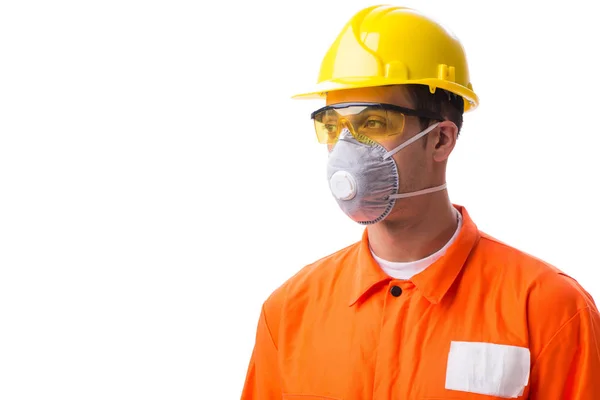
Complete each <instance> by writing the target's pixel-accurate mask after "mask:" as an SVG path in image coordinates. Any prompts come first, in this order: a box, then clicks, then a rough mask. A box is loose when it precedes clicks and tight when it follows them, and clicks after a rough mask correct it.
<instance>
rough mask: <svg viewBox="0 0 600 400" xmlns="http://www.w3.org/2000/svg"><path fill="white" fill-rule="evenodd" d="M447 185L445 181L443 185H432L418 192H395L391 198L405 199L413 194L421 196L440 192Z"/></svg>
mask: <svg viewBox="0 0 600 400" xmlns="http://www.w3.org/2000/svg"><path fill="white" fill-rule="evenodd" d="M446 186H447V185H446V184H445V183H444V184H443V185H440V186H436V187H432V188H429V189H423V190H418V191H416V192H409V193H398V194H393V195H391V196H390V200H391V199H404V198H406V197H413V196H419V195H422V194H428V193H433V192H438V191H440V190H444V189H446Z"/></svg>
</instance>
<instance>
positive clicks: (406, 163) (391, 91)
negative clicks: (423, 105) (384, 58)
mask: <svg viewBox="0 0 600 400" xmlns="http://www.w3.org/2000/svg"><path fill="white" fill-rule="evenodd" d="M353 102H369V103H387V104H393V105H397V106H400V107H405V108H410V109H414V106H413V104H412V101H411V100H410V98H409V97H408V94H407V93H406V91H405V89H404V88H402V87H401V86H382V87H373V88H361V89H349V90H340V91H333V92H330V93H329V94H328V95H327V105H332V104H338V103H353ZM421 130H422V129H421V125H420V122H419V118H418V117H413V116H406V117H405V122H404V129H403V130H402V132H401V133H399V134H397V135H392V136H389V137H387V138H385V139H382V140H378V143H379V144H381V145H382V146H383V147H384V148H385V149H386V150H388V151H389V150H393V149H394V148H395V147H397V146H398V145H400V144H402V143H403V142H405V141H407V140H408V139H410V138H411V137H413V136H415V135H416V134H418V133H420V132H421ZM436 130H437V128H436V129H434V130H433V131H432V132H430V133H429V134H428V135H427V136H425V137H424V138H422V139H420V140H418V141H416V142H415V143H413V144H411V145H409V146H407V147H405V148H404V149H402V150H400V151H399V152H398V153H396V154H395V155H394V156H393V158H394V161H395V162H396V165H397V166H398V173H399V176H400V190H399V192H400V193H404V192H411V191H417V190H421V189H424V188H428V187H431V186H435V185H437V184H440V183H439V182H434V180H435V177H434V176H433V175H434V169H435V168H434V167H435V164H436V163H435V161H434V159H433V157H432V151H431V148H430V146H429V142H430V140H428V139H429V138H428V136H430V135H435V131H436ZM397 203H398V202H397Z"/></svg>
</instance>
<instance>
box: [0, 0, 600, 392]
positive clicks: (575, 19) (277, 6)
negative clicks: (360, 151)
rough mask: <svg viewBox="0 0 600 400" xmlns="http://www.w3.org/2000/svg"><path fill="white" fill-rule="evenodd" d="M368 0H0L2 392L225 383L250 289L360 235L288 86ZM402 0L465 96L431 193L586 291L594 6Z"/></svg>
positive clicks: (232, 369)
mask: <svg viewBox="0 0 600 400" xmlns="http://www.w3.org/2000/svg"><path fill="white" fill-rule="evenodd" d="M216 3H218V4H216ZM371 4H372V3H369V2H364V1H350V0H344V1H327V2H325V1H319V2H318V3H310V2H306V1H297V2H282V1H280V2H275V1H272V2H270V3H267V2H255V1H228V2H204V1H188V2H183V1H143V2H142V1H138V2H135V1H124V0H120V1H96V2H92V1H85V2H83V1H71V2H67V1H52V2H42V1H39V2H31V1H16V0H15V1H8V0H7V1H4V2H2V3H1V5H0V398H2V399H6V400H12V399H46V398H57V399H109V398H110V399H235V398H239V395H240V392H241V389H242V385H243V380H244V377H245V373H246V367H247V364H248V359H249V357H250V353H251V350H252V346H253V343H254V333H255V328H256V323H257V319H258V315H259V311H260V306H261V303H262V302H263V301H264V300H265V298H266V297H267V296H268V295H269V294H270V293H271V292H272V291H273V290H274V289H275V288H276V287H277V286H279V285H280V284H281V283H282V282H283V281H285V280H286V279H287V278H289V277H290V276H291V275H293V274H294V273H295V272H296V271H297V270H299V269H300V268H301V267H302V266H304V265H306V264H308V263H310V262H313V261H315V260H316V259H318V258H320V257H322V256H325V255H327V254H329V253H331V252H334V251H336V250H338V249H340V248H342V247H344V246H346V245H348V244H350V243H352V242H354V241H356V240H358V239H359V238H360V234H361V233H362V227H360V226H358V225H356V224H354V223H353V222H352V221H350V220H349V219H348V218H347V217H346V216H345V215H344V214H343V213H342V212H341V211H340V210H339V209H338V207H337V204H335V202H334V201H333V199H332V198H331V195H330V194H329V192H328V189H327V185H326V182H325V179H324V174H325V161H326V151H325V149H324V148H323V147H321V145H319V144H318V143H317V142H316V140H315V136H314V132H313V130H312V125H311V121H310V119H309V114H310V112H311V111H312V110H314V109H316V108H318V107H319V106H321V105H322V103H321V102H318V101H316V102H315V101H297V100H291V99H290V96H291V95H292V94H294V93H296V92H298V91H303V90H305V89H310V88H311V86H310V85H311V84H313V83H314V82H315V80H316V76H317V74H318V68H319V65H320V62H321V58H322V57H323V55H324V54H325V51H326V50H327V48H328V46H329V44H330V43H331V42H332V41H333V40H334V38H335V36H336V35H337V33H338V32H339V30H340V29H341V28H342V27H343V25H344V24H345V22H346V21H347V20H348V19H349V18H350V17H351V16H352V15H353V14H354V13H355V12H357V11H358V10H360V9H361V8H363V7H365V6H368V5H371ZM402 4H404V5H409V6H414V7H417V8H420V9H421V10H423V11H426V12H428V13H429V14H431V15H433V16H434V17H436V18H438V19H439V20H440V21H442V22H443V23H444V24H445V25H447V26H448V27H449V28H450V29H451V30H452V31H454V32H455V33H456V34H457V35H458V36H459V38H461V40H462V41H463V44H464V46H465V49H466V51H467V56H468V57H469V61H470V66H471V78H472V81H473V84H474V88H475V90H476V92H477V93H478V94H479V96H480V97H481V106H480V108H479V109H477V110H476V111H474V112H473V113H469V114H467V116H466V118H465V126H464V130H463V132H462V134H461V137H460V139H459V142H458V147H457V148H456V150H455V153H454V154H453V156H452V158H451V161H450V165H449V176H448V184H449V187H450V195H451V198H452V200H453V202H455V203H458V204H461V205H465V206H466V207H467V209H468V211H469V212H470V214H471V216H472V217H473V219H474V220H475V222H476V223H477V224H478V226H479V227H480V228H481V229H482V230H484V231H487V232H488V233H490V234H492V235H493V236H496V237H497V238H499V239H500V240H503V241H505V242H507V243H509V244H511V245H513V246H516V247H518V248H520V249H522V250H525V251H527V252H529V253H532V254H534V255H536V256H537V257H540V258H543V259H545V260H547V261H549V262H551V263H553V264H555V265H556V266H558V267H559V268H561V269H563V270H564V271H565V272H567V273H568V274H570V275H572V276H573V277H575V278H576V279H578V280H579V281H580V282H581V283H582V284H583V285H584V287H585V288H586V289H587V290H588V291H589V292H590V293H592V295H593V296H594V297H595V298H596V299H600V278H599V276H600V275H599V273H598V268H599V262H598V258H597V251H598V238H599V236H600V235H599V234H598V231H597V229H598V228H597V227H598V226H599V225H600V212H599V207H598V203H599V199H598V194H597V193H598V187H597V186H598V173H599V172H600V168H599V167H598V161H597V158H598V148H599V147H600V140H599V139H598V137H599V128H598V122H597V117H598V114H599V113H598V105H599V98H600V97H599V96H600V79H598V76H599V66H598V65H599V64H598V61H597V60H598V58H597V41H598V38H600V28H599V27H598V26H599V24H598V23H597V18H596V13H595V12H592V11H593V10H592V9H591V8H590V7H591V5H586V4H593V2H585V1H583V0H582V1H570V2H568V3H564V2H560V3H559V2H555V3H553V2H544V3H537V2H532V1H530V2H528V1H519V2H510V1H502V2H499V1H498V2H487V1H486V2H483V1H469V2H467V1H453V2H448V1H406V2H404V3H402ZM586 7H587V8H586Z"/></svg>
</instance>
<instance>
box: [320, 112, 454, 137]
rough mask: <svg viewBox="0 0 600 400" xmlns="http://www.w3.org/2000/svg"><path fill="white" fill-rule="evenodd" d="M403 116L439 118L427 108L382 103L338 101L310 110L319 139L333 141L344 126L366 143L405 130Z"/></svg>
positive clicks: (437, 119)
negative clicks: (416, 108) (413, 108)
mask: <svg viewBox="0 0 600 400" xmlns="http://www.w3.org/2000/svg"><path fill="white" fill-rule="evenodd" d="M406 116H415V117H421V118H427V119H431V120H435V121H442V120H443V119H442V118H440V116H439V115H435V114H434V113H431V112H427V111H419V110H412V109H410V108H405V107H400V106H396V105H394V104H385V103H339V104H332V105H329V106H326V107H323V108H320V109H318V110H317V111H315V112H313V113H312V114H311V115H310V117H311V119H313V120H314V124H315V131H316V133H317V139H318V141H319V143H323V144H334V143H336V142H337V140H338V138H339V136H340V132H341V131H342V130H343V129H344V128H347V129H348V130H350V133H352V135H353V136H354V137H355V138H356V139H357V140H359V141H361V142H363V143H369V142H370V141H375V142H379V141H381V140H385V139H389V138H390V137H392V136H396V135H401V134H402V133H403V132H404V125H405V122H406V121H405V120H406Z"/></svg>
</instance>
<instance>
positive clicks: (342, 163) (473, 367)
mask: <svg viewBox="0 0 600 400" xmlns="http://www.w3.org/2000/svg"><path fill="white" fill-rule="evenodd" d="M295 97H298V98H303V97H309V98H323V99H325V100H326V106H325V107H323V108H321V109H319V110H316V111H315V112H314V113H313V114H312V119H313V120H314V126H315V130H316V134H317V139H318V141H319V142H320V143H323V144H325V145H327V146H328V147H329V158H328V165H327V176H328V179H329V185H330V189H331V192H332V195H333V198H334V199H335V201H337V203H338V204H339V206H340V208H341V210H342V211H343V212H345V213H346V214H347V215H348V217H349V218H351V219H352V220H354V221H356V222H357V223H359V224H362V225H364V226H365V230H364V234H363V237H362V240H360V241H359V242H357V243H356V244H354V245H351V246H349V247H347V248H345V249H343V250H340V251H338V252H336V253H334V254H332V255H330V256H328V257H325V258H323V259H321V260H318V261H316V262H315V263H313V264H311V265H308V266H306V267H305V268H303V269H302V270H301V271H300V272H299V273H298V274H296V275H295V276H293V277H292V278H291V279H289V280H288V281H287V282H285V283H284V284H283V285H282V286H281V287H279V288H278V289H277V290H275V291H274V292H273V293H272V295H271V296H270V297H269V298H268V299H267V300H266V301H265V303H264V305H263V308H262V312H261V315H260V319H259V322H258V328H257V334H256V342H255V346H254V351H253V353H252V358H251V360H250V365H249V368H248V373H247V376H246V381H245V385H244V388H243V393H242V399H246V400H250V399H256V400H266V399H286V400H310V399H327V400H365V399H376V400H384V399H403V400H409V399H415V400H417V399H419V400H421V399H430V400H433V399H438V400H441V399H473V400H475V399H482V400H483V399H505V398H508V399H510V398H518V399H539V400H555V399H578V400H599V399H600V315H599V313H598V309H597V307H596V305H595V303H594V301H593V299H592V297H591V296H590V295H589V294H588V293H587V292H586V291H585V290H584V289H583V288H582V286H581V285H580V284H579V283H577V282H576V281H575V280H574V279H572V278H571V277H569V276H567V275H565V274H564V273H563V272H561V271H560V270H558V269H557V268H555V267H553V266H551V265H549V264H547V263H545V262H544V261H542V260H539V259H537V258H534V257H532V256H530V255H528V254H525V253H523V252H521V251H519V250H517V249H514V248H512V247H510V246H508V245H506V244H503V243H501V242H499V241H498V240H496V239H494V238H492V237H491V236H489V235H487V234H485V233H483V232H481V231H480V230H478V228H477V227H476V225H475V223H474V222H473V221H472V220H471V218H470V217H469V214H468V213H467V210H466V208H465V207H462V206H460V205H455V204H453V203H451V201H450V199H449V196H448V193H447V190H446V183H445V182H446V181H445V174H446V164H447V161H448V158H449V156H450V154H451V153H452V151H453V149H454V147H455V145H456V144H457V138H458V136H459V133H460V130H461V126H462V122H463V113H464V112H466V111H471V110H473V109H475V108H476V107H477V105H478V103H479V99H478V97H477V95H476V94H475V92H474V91H473V87H472V85H471V82H470V80H469V70H468V66H467V59H466V56H465V52H464V50H463V47H462V45H461V44H460V42H459V41H458V39H457V38H456V37H455V36H454V35H453V34H452V33H451V32H450V31H448V30H447V29H445V28H443V27H442V26H441V25H439V24H438V23H437V22H435V21H433V20H432V19H430V18H428V17H427V16H425V15H423V14H422V13H420V12H418V11H415V10H412V9H408V8H402V7H392V6H376V7H370V8H367V9H364V10H361V11H360V12H358V13H357V14H356V15H355V16H354V17H353V18H352V19H351V20H350V21H349V22H348V23H347V25H346V26H345V27H344V28H343V30H342V31H341V33H340V34H339V36H338V37H337V39H336V40H335V42H334V43H333V44H332V46H331V47H330V49H329V51H328V52H327V54H326V55H325V58H324V60H323V62H322V65H321V70H320V74H319V79H318V83H317V87H316V88H314V89H313V90H311V91H310V92H309V93H305V94H301V95H298V96H295Z"/></svg>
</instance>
